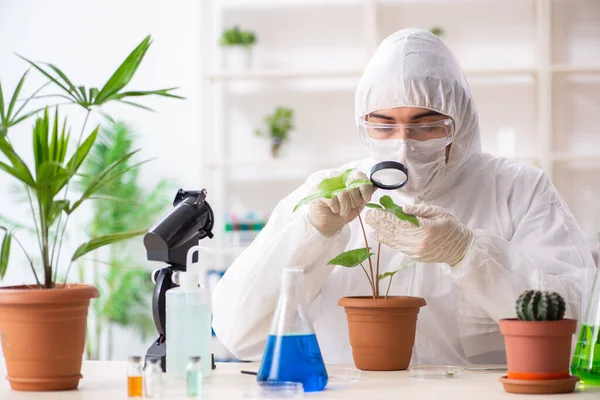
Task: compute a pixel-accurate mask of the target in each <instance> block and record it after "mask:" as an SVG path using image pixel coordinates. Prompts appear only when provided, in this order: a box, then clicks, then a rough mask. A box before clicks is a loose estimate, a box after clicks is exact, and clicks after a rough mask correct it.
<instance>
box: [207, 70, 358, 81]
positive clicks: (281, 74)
mask: <svg viewBox="0 0 600 400" xmlns="http://www.w3.org/2000/svg"><path fill="white" fill-rule="evenodd" d="M361 74H362V71H361V70H358V69H347V70H313V71H301V70H296V71H294V70H254V71H244V72H217V73H211V74H207V75H205V78H206V79H208V80H209V81H233V80H260V79H262V80H269V79H305V78H347V77H352V78H357V77H359V76H360V75H361Z"/></svg>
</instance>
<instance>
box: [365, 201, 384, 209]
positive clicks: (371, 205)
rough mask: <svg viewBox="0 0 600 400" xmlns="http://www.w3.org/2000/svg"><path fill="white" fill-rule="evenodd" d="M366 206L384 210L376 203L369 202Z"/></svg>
mask: <svg viewBox="0 0 600 400" xmlns="http://www.w3.org/2000/svg"><path fill="white" fill-rule="evenodd" d="M365 206H367V207H369V208H375V209H377V210H383V209H384V208H383V207H381V206H380V205H379V204H375V203H367V204H365Z"/></svg>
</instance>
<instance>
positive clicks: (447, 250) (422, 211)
mask: <svg viewBox="0 0 600 400" xmlns="http://www.w3.org/2000/svg"><path fill="white" fill-rule="evenodd" d="M402 208H403V210H404V212H405V213H406V214H409V215H414V216H415V217H417V219H418V220H419V226H416V225H414V224H412V223H410V222H407V221H402V220H400V219H399V218H398V217H396V215H394V214H393V213H391V212H389V211H384V210H369V211H368V212H367V216H366V222H367V224H369V226H371V227H372V228H373V229H375V239H376V240H377V241H378V242H380V243H383V244H385V245H386V246H389V247H392V248H394V249H396V250H398V251H400V252H402V253H404V254H406V255H407V256H409V257H410V258H412V259H413V260H415V261H419V262H424V263H446V264H448V265H450V266H454V265H456V264H458V263H459V262H460V261H461V260H462V259H463V258H464V256H465V253H466V252H467V249H468V248H469V244H470V243H471V239H472V237H473V233H472V232H471V231H470V230H469V229H468V228H467V227H466V226H464V225H463V224H461V223H460V221H459V220H458V219H457V218H456V217H455V216H453V215H452V214H449V213H448V212H446V211H444V209H442V208H440V207H437V206H430V205H408V206H405V207H402Z"/></svg>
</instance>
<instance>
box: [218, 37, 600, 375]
mask: <svg viewBox="0 0 600 400" xmlns="http://www.w3.org/2000/svg"><path fill="white" fill-rule="evenodd" d="M402 106H408V107H422V108H426V109H430V110H434V111H438V112H440V113H442V114H445V115H447V116H450V117H451V118H453V120H454V123H455V133H454V140H453V143H452V147H451V152H450V155H449V158H448V162H447V164H446V167H445V171H444V173H443V174H442V178H441V179H437V180H436V183H435V185H433V187H432V188H431V189H430V190H429V191H427V192H426V193H421V194H420V195H419V196H417V197H416V198H409V197H407V196H405V195H403V194H402V190H401V189H400V190H396V191H384V190H377V191H376V192H375V194H374V195H373V198H372V200H371V201H372V202H376V203H377V202H378V201H379V197H381V196H383V195H389V196H391V197H392V199H393V200H394V202H396V204H399V205H403V204H409V203H423V204H432V205H436V206H440V207H442V208H444V209H445V210H446V211H448V212H450V213H451V214H453V215H454V216H456V217H457V218H458V219H459V220H460V221H461V222H462V224H464V225H466V226H467V227H468V228H469V229H471V230H472V232H473V239H472V241H471V243H470V245H469V247H468V250H467V252H466V255H465V257H464V258H463V260H462V261H461V262H460V263H459V264H457V265H456V266H454V267H450V266H449V265H447V264H423V263H417V264H416V266H414V267H412V268H409V269H406V270H403V271H401V272H399V273H397V274H396V276H395V277H394V280H393V284H392V288H391V291H390V294H392V295H410V296H420V297H423V298H425V299H426V301H427V306H425V307H423V308H421V312H420V314H419V317H418V323H417V334H416V342H415V346H414V353H413V358H412V361H411V363H412V364H429V363H434V364H446V363H449V364H473V363H475V364H477V363H494V364H495V363H505V356H504V340H503V337H502V335H501V334H500V332H499V327H498V321H499V320H500V319H502V318H512V317H515V301H516V299H517V297H518V296H519V294H520V293H521V292H523V291H524V290H526V289H536V288H538V279H539V278H538V277H539V276H540V275H539V271H540V270H542V271H545V274H546V277H545V279H546V287H547V289H548V290H554V291H557V292H559V293H560V294H561V295H562V296H563V297H564V298H565V301H566V304H567V311H566V316H567V317H571V318H579V317H580V313H581V310H580V309H581V289H580V288H581V272H582V271H583V270H582V269H583V268H593V267H594V261H593V258H592V255H591V251H590V248H589V247H588V245H587V244H586V242H585V240H584V238H583V235H582V234H581V232H580V230H579V227H578V226H577V223H576V222H575V220H574V218H573V216H572V214H571V212H570V211H569V209H568V208H567V205H566V204H565V202H564V201H563V199H562V198H561V197H560V195H559V194H558V193H557V191H556V189H555V188H554V187H553V185H552V183H551V182H550V181H549V179H548V178H547V176H546V175H545V174H544V172H542V171H541V170H539V169H536V168H535V167H533V166H529V165H525V164H521V163H519V162H516V161H511V160H508V159H504V158H497V157H493V156H491V155H488V154H484V153H482V152H481V145H480V137H479V122H478V116H477V110H476V108H475V104H474V102H473V98H472V96H471V93H470V90H469V86H468V84H467V81H466V78H465V76H464V74H463V72H462V70H461V68H460V66H459V64H458V62H457V61H456V59H455V58H454V57H453V55H452V54H451V52H450V50H449V49H448V48H447V47H446V46H445V44H444V43H443V42H442V41H441V40H440V39H438V38H437V37H435V36H434V35H432V34H430V33H429V32H426V31H421V30H414V29H408V30H403V31H399V32H396V33H394V34H392V35H390V36H389V37H388V38H386V39H385V40H384V41H383V42H382V43H381V45H380V46H379V47H378V49H377V51H376V52H375V54H374V55H373V57H372V59H371V61H370V62H369V64H368V65H367V67H366V70H365V72H364V74H363V76H362V78H361V80H360V82H359V85H358V88H357V92H356V108H355V114H356V115H355V117H356V120H357V121H358V118H360V117H362V116H364V115H366V114H368V113H370V112H373V111H376V110H381V109H388V108H394V107H402ZM375 162H377V160H374V159H371V158H366V159H364V160H361V161H356V162H353V163H350V164H348V165H345V166H342V167H341V168H340V169H339V170H336V171H319V172H317V173H315V174H313V175H312V176H310V177H309V178H308V179H307V181H306V182H305V184H304V185H302V186H301V187H299V188H298V189H297V190H295V191H294V192H293V193H291V194H289V195H288V196H287V197H286V198H284V199H283V200H282V201H281V202H280V203H279V204H278V205H277V207H276V208H275V210H274V211H273V213H272V216H271V218H270V220H269V222H268V224H267V225H266V226H265V228H264V229H263V231H262V232H261V233H260V234H259V235H258V237H257V238H256V239H255V241H254V242H253V243H252V244H251V246H250V247H249V248H248V249H246V250H245V251H244V252H243V253H242V254H241V255H240V256H239V257H238V258H237V259H236V260H235V262H234V263H233V264H232V265H231V266H230V267H229V269H228V270H227V272H226V273H225V275H224V276H223V278H222V279H221V280H220V281H219V282H218V284H217V285H216V287H215V289H214V291H213V328H214V331H215V333H216V335H217V337H218V338H219V339H220V340H221V342H222V343H223V344H224V345H225V346H226V347H227V348H228V349H229V350H230V351H231V352H232V353H233V354H234V355H235V356H237V357H238V358H240V359H244V360H255V361H257V360H260V357H261V355H262V352H263V350H264V346H265V342H266V339H267V337H268V335H269V328H270V324H271V320H272V318H273V314H274V311H275V307H276V304H277V299H278V294H279V289H280V277H281V270H282V268H284V267H296V268H302V269H303V270H304V271H305V278H304V283H305V291H306V299H307V304H309V310H308V311H309V314H310V315H311V318H312V321H313V324H314V328H315V333H316V335H317V339H318V342H319V346H320V348H321V352H322V354H323V358H324V360H325V362H326V363H350V364H351V363H352V352H351V347H350V343H349V339H348V327H347V322H346V315H345V312H344V309H343V308H342V307H340V306H338V304H337V303H338V300H339V299H340V298H341V297H344V296H357V295H370V294H371V290H370V285H369V282H368V281H367V279H366V277H365V275H364V272H363V271H361V269H360V268H358V267H357V268H345V267H341V266H328V265H327V262H328V261H329V260H331V259H332V258H334V257H335V256H336V255H338V254H339V253H341V252H343V251H345V250H351V249H356V248H360V247H364V246H365V245H364V239H363V236H362V232H361V229H360V224H359V221H358V219H354V220H353V221H352V222H350V223H349V224H348V225H346V226H344V228H343V229H342V230H341V231H340V232H338V233H337V234H336V235H334V236H333V237H325V236H323V235H321V234H320V233H319V232H318V231H317V230H316V229H315V228H314V227H313V226H312V225H311V224H310V223H309V222H308V220H307V217H306V209H307V207H306V206H303V207H301V208H300V209H298V210H297V211H296V212H293V209H294V206H295V205H296V204H297V203H298V202H299V201H300V200H301V199H302V198H303V197H305V196H307V195H309V194H310V193H311V192H312V190H314V188H315V186H316V185H317V184H318V183H319V182H320V181H321V180H322V179H323V178H325V177H330V176H331V175H332V173H336V172H337V173H341V171H344V170H345V169H346V168H357V169H359V170H361V171H362V172H363V173H365V174H366V175H367V176H368V175H369V172H370V169H371V167H372V166H373V165H374V163H375ZM365 212H366V211H365V210H363V216H364V213H365ZM365 228H366V229H367V235H368V237H369V238H370V243H369V244H370V246H371V247H372V248H373V249H374V250H375V249H376V248H377V247H376V242H375V240H374V239H373V238H372V236H371V235H372V233H373V232H372V230H370V228H369V226H368V225H366V224H365ZM369 230H370V231H369ZM409 262H410V259H408V258H407V257H406V256H405V255H403V254H401V253H399V252H398V251H396V250H393V249H391V248H389V247H386V246H382V254H381V273H383V272H386V271H393V270H395V269H397V268H398V267H400V266H401V265H404V264H407V263H409ZM382 285H384V286H382V287H383V288H385V287H386V286H385V285H387V281H384V282H382Z"/></svg>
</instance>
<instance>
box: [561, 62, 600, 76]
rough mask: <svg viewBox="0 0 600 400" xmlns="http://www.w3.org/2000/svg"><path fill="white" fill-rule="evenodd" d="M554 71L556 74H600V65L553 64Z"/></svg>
mask: <svg viewBox="0 0 600 400" xmlns="http://www.w3.org/2000/svg"><path fill="white" fill-rule="evenodd" d="M552 72H554V73H556V74H569V73H573V74H600V67H575V66H571V65H560V64H555V65H553V66H552Z"/></svg>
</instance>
